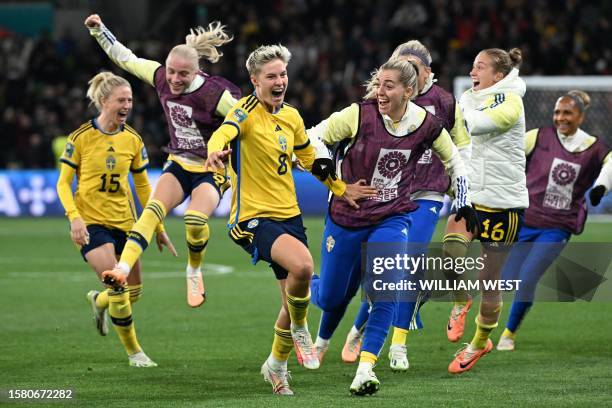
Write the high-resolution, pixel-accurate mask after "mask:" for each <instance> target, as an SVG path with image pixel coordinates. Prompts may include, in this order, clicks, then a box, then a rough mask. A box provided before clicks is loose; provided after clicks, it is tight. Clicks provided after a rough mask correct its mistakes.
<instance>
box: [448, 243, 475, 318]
mask: <svg viewBox="0 0 612 408" xmlns="http://www.w3.org/2000/svg"><path fill="white" fill-rule="evenodd" d="M442 242H443V244H442V251H443V253H444V255H445V256H448V257H451V258H453V259H457V258H464V257H465V256H466V255H467V252H468V249H469V246H470V241H469V240H468V239H467V238H466V237H465V236H464V235H462V234H457V233H450V234H446V235H444V239H443V240H442ZM447 279H449V280H450V279H454V280H456V281H460V280H462V279H463V275H459V274H455V273H454V271H453V272H452V275H450V274H449V275H447ZM452 296H453V301H454V302H455V305H461V306H465V305H466V304H467V302H468V296H469V295H468V292H467V291H466V290H463V289H460V290H456V291H453V293H452Z"/></svg>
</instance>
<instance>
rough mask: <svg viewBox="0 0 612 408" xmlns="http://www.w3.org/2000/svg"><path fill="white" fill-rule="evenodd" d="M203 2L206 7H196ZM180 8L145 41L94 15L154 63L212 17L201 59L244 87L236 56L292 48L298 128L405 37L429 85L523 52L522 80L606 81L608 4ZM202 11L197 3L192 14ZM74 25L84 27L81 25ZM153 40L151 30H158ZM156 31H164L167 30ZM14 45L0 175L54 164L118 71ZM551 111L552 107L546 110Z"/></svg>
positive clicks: (328, 0)
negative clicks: (498, 53) (499, 55)
mask: <svg viewBox="0 0 612 408" xmlns="http://www.w3.org/2000/svg"><path fill="white" fill-rule="evenodd" d="M203 3H206V6H203V5H202V4H203ZM239 4H240V6H237V5H236V4H235V3H233V2H227V1H224V2H215V1H211V2H197V1H192V2H187V3H186V4H185V6H184V7H180V8H178V9H175V10H176V13H177V14H176V15H175V16H173V18H171V19H167V20H168V23H167V27H163V29H162V30H157V31H156V35H152V36H147V37H145V36H144V35H143V36H142V37H141V38H123V37H122V36H121V34H122V30H121V27H117V26H113V24H112V22H113V19H112V16H105V15H103V16H102V17H103V20H104V21H105V22H106V24H107V25H108V26H109V28H110V29H111V30H112V31H113V32H114V33H115V35H116V36H117V38H118V39H119V40H120V41H122V42H123V43H124V44H125V45H126V46H128V47H130V48H131V49H132V50H133V51H134V52H135V53H136V54H137V55H138V56H141V57H145V58H149V59H154V60H157V61H159V62H162V63H163V62H164V60H165V57H166V54H167V52H168V50H169V49H170V48H171V47H172V46H173V45H175V44H178V43H179V42H182V41H183V40H184V36H185V35H186V34H187V32H188V28H189V27H192V26H195V25H199V24H204V25H205V24H206V23H207V22H209V21H212V20H221V21H222V22H223V23H224V24H226V25H227V27H228V29H229V31H230V32H231V33H233V34H234V36H235V39H234V41H232V42H231V43H229V44H227V45H226V46H224V47H223V49H222V51H223V52H224V54H225V55H224V56H223V58H222V59H221V61H220V62H219V63H217V64H214V65H211V64H208V63H203V69H204V70H205V71H207V72H209V73H212V74H217V75H223V76H225V77H227V78H228V79H230V80H232V81H234V82H235V83H236V84H238V85H240V86H241V87H242V90H243V92H244V93H247V92H251V91H252V89H251V86H250V83H249V80H248V76H247V72H246V69H245V67H244V62H245V59H246V56H247V55H248V54H249V52H250V51H251V50H253V49H254V48H255V47H256V46H258V45H260V44H264V43H279V42H280V43H283V44H284V45H286V46H287V47H288V48H289V49H290V50H291V52H292V53H293V59H292V61H291V63H290V65H289V81H290V82H289V92H288V102H289V103H291V104H293V105H294V106H296V107H298V109H299V110H300V112H301V113H302V116H303V117H304V121H305V123H306V126H307V127H309V126H312V125H314V124H316V123H318V122H319V121H320V120H322V119H324V118H326V117H327V116H328V115H329V114H331V113H332V112H334V111H335V110H338V109H340V108H342V107H344V106H346V105H348V104H349V103H351V102H353V101H357V100H359V99H360V98H361V96H362V95H363V88H362V84H363V82H364V81H365V80H366V79H367V78H368V77H369V73H370V72H371V71H372V69H374V68H375V67H377V66H378V65H380V64H381V63H382V62H384V61H385V60H386V58H387V57H388V56H389V55H390V54H391V52H392V51H393V49H394V47H395V46H396V45H397V44H399V43H401V42H404V41H407V40H409V39H412V38H416V39H419V40H421V41H422V42H423V43H424V44H425V45H426V46H428V47H429V49H430V50H431V51H432V56H433V59H434V63H433V70H434V72H435V73H436V77H437V78H438V81H439V84H440V85H442V86H443V87H445V88H447V89H449V90H451V89H452V79H453V78H454V77H456V76H467V74H468V72H469V70H470V67H471V64H472V60H473V58H474V56H475V55H476V54H477V52H478V51H479V50H481V49H483V48H490V47H500V48H505V49H509V48H511V47H515V46H518V47H520V48H521V49H522V51H523V59H524V64H523V67H522V73H523V75H610V74H612V73H611V71H612V48H611V47H610V44H609V39H610V38H612V3H611V2H603V1H590V0H474V1H462V0H404V1H391V0H379V1H371V0H368V1H364V0H276V1H257V2H252V3H250V4H251V5H248V4H247V3H246V2H241V3H239ZM202 7H205V13H204V17H203V13H202V12H201V11H202ZM74 29H75V30H80V29H82V30H85V28H84V27H82V21H79V22H75V28H74ZM160 33H161V34H160ZM166 34H167V35H166ZM55 37H56V38H57V39H52V36H51V35H50V34H49V33H41V35H40V36H39V37H37V38H23V37H20V36H18V35H16V34H14V33H11V32H8V31H5V30H2V28H1V27H0V112H1V115H2V116H1V117H0V134H1V137H0V168H48V167H54V166H55V163H54V161H55V159H54V155H53V153H52V148H51V144H52V142H53V140H54V138H56V137H58V136H62V135H67V134H68V133H70V132H71V131H72V130H74V129H76V128H77V127H78V126H79V125H80V124H81V123H83V122H84V121H86V120H87V119H88V118H91V117H92V116H93V115H94V111H93V110H91V108H89V107H88V103H87V100H86V99H85V90H86V87H87V81H88V80H89V79H90V78H91V77H92V76H93V75H94V74H95V73H96V72H98V71H99V70H101V69H107V70H113V71H115V72H117V73H120V72H121V71H119V70H117V69H116V68H115V67H114V66H113V65H112V63H111V62H110V61H109V60H108V59H107V57H106V55H105V54H104V53H103V52H102V51H101V49H100V48H99V46H98V45H97V43H96V42H95V40H93V39H91V41H89V42H84V43H81V44H80V43H79V42H77V41H76V40H75V39H74V38H73V37H72V36H71V35H70V33H65V34H63V35H59V36H55ZM120 74H121V75H123V76H124V77H126V78H127V79H128V80H129V81H130V82H131V83H132V86H133V90H134V97H135V102H134V111H133V113H132V116H131V118H130V119H129V123H130V124H131V125H132V126H133V127H134V128H135V129H137V130H138V131H139V132H140V133H141V134H142V136H143V137H144V139H145V142H146V144H147V148H148V151H149V156H150V158H151V161H152V165H153V166H155V167H160V166H161V164H162V160H163V153H162V152H161V150H160V147H161V146H163V145H164V144H165V143H166V142H167V132H166V124H165V122H164V119H163V114H162V110H161V107H160V105H159V102H158V100H157V97H156V94H155V92H154V90H153V88H152V87H150V86H148V85H146V84H144V83H142V82H140V81H138V80H137V79H135V78H134V77H131V76H130V75H129V74H127V73H120ZM551 109H552V107H551Z"/></svg>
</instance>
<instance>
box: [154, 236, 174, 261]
mask: <svg viewBox="0 0 612 408" xmlns="http://www.w3.org/2000/svg"><path fill="white" fill-rule="evenodd" d="M156 241H157V248H158V249H159V252H162V250H163V249H164V247H167V248H168V251H170V253H171V254H172V255H174V256H178V254H177V253H176V249H175V248H174V245H172V241H170V237H169V236H168V234H166V231H162V232H158V233H157V236H156Z"/></svg>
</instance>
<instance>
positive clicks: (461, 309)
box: [446, 296, 472, 343]
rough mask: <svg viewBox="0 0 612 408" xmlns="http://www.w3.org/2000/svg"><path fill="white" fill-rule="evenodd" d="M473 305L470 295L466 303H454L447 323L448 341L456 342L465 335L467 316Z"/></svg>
mask: <svg viewBox="0 0 612 408" xmlns="http://www.w3.org/2000/svg"><path fill="white" fill-rule="evenodd" d="M471 307H472V297H471V296H468V301H467V303H466V304H465V305H454V306H453V309H452V310H451V314H450V317H449V318H448V324H447V325H446V337H448V341H450V342H453V343H456V342H458V341H459V339H461V337H462V336H463V330H464V329H465V318H466V317H467V314H468V312H469V310H470V308H471Z"/></svg>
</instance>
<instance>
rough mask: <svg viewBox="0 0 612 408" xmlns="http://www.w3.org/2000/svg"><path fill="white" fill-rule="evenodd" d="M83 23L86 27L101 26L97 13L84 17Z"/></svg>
mask: <svg viewBox="0 0 612 408" xmlns="http://www.w3.org/2000/svg"><path fill="white" fill-rule="evenodd" d="M85 25H86V26H87V27H88V28H98V27H101V26H102V19H101V18H100V16H99V15H97V14H92V15H90V16H89V17H87V18H86V19H85Z"/></svg>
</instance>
